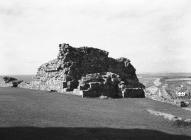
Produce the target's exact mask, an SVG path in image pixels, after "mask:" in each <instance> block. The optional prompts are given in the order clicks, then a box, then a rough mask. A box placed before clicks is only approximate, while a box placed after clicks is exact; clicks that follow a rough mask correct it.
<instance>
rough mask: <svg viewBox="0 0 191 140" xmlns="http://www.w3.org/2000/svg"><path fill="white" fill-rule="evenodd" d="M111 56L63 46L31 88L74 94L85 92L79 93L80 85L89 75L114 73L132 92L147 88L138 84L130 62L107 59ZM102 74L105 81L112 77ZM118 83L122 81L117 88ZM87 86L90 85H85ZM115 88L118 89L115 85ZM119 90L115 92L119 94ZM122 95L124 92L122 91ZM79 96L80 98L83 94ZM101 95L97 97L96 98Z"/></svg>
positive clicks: (87, 49) (92, 49) (94, 49)
mask: <svg viewBox="0 0 191 140" xmlns="http://www.w3.org/2000/svg"><path fill="white" fill-rule="evenodd" d="M108 54H109V53H108V52H107V51H104V50H100V49H97V48H92V47H80V48H74V47H71V46H70V45H69V44H65V43H64V44H60V45H59V53H58V56H57V59H54V60H52V61H49V62H48V63H45V64H43V65H41V66H40V67H39V68H38V71H37V74H36V76H35V78H34V80H33V82H31V87H32V88H34V89H42V90H57V91H59V92H65V91H73V90H74V89H78V90H79V91H83V90H82V89H80V84H81V82H82V81H83V80H84V77H86V76H87V75H88V74H90V75H91V74H95V73H98V74H101V73H102V74H103V73H105V72H111V73H113V74H109V75H110V76H111V75H117V77H119V79H120V80H121V81H123V83H124V86H126V88H127V87H128V88H131V89H132V90H133V88H139V89H142V88H144V86H143V85H142V84H141V83H139V81H138V78H137V76H136V73H135V72H136V70H135V68H134V67H133V66H132V64H131V63H130V60H129V59H127V58H120V59H114V58H110V57H108ZM102 74H101V75H100V76H101V77H102V78H103V77H104V75H105V76H106V77H110V76H109V75H108V73H107V74H103V75H102ZM103 79H104V78H103ZM106 79H107V78H106ZM90 81H91V80H90ZM119 83H120V81H119V82H118V83H117V84H119ZM86 84H88V83H87V82H86ZM89 85H90V86H92V83H91V84H90V83H89ZM95 85H96V84H95ZM101 86H104V87H107V86H108V84H107V83H106V84H105V83H101ZM113 86H115V88H116V87H117V86H118V85H116V84H114V85H113ZM99 87H100V86H99ZM108 87H109V86H108ZM112 88H114V87H112V85H111V86H110V89H112ZM119 89H120V88H119ZM119 89H116V91H117V90H119ZM86 90H87V89H86ZM102 90H103V91H102V92H105V93H107V96H113V95H116V94H121V93H115V94H114V93H111V91H112V90H111V91H110V92H108V91H109V88H102ZM90 91H91V92H90ZM114 91H115V90H114ZM85 92H86V94H87V92H88V95H91V94H92V95H93V94H95V91H93V90H92V89H91V90H89V91H85V90H84V91H83V93H84V95H85ZM120 92H122V90H121V91H120ZM79 93H80V94H81V93H82V92H79ZM109 93H110V95H109ZM98 95H99V94H98ZM98 95H96V94H95V96H98Z"/></svg>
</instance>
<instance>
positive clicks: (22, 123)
mask: <svg viewBox="0 0 191 140" xmlns="http://www.w3.org/2000/svg"><path fill="white" fill-rule="evenodd" d="M148 109H152V110H156V111H161V112H165V113H170V114H173V115H175V116H179V117H182V118H190V117H191V112H189V111H185V110H182V109H181V108H178V107H176V106H173V105H170V104H166V103H161V102H156V101H153V100H150V99H108V100H100V99H88V98H84V99H83V98H80V97H78V96H73V95H64V94H59V93H49V92H45V91H35V90H28V89H19V88H0V139H1V140H4V139H8V140H9V139H14V140H15V139H18V140H22V139H27V140H34V139H35V140H44V139H51V140H62V139H63V140H65V139H78V140H79V139H87V140H89V139H95V140H96V139H103V140H105V139H108V140H114V139H116V140H122V139H132V140H134V139H135V140H136V139H152V140H161V139H163V140H164V139H165V140H167V139H168V140H169V139H173V140H179V139H182V140H190V139H191V127H183V126H178V125H176V124H175V123H173V122H171V121H168V120H165V119H164V118H161V117H158V116H154V115H151V114H149V113H148V112H147V110H148Z"/></svg>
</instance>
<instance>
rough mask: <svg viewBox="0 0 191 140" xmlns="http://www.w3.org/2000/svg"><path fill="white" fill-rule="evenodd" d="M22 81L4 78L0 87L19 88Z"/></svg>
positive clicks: (8, 77)
mask: <svg viewBox="0 0 191 140" xmlns="http://www.w3.org/2000/svg"><path fill="white" fill-rule="evenodd" d="M22 82H23V81H22V80H18V79H17V78H14V77H10V76H4V77H2V78H0V87H18V85H19V84H20V83H22Z"/></svg>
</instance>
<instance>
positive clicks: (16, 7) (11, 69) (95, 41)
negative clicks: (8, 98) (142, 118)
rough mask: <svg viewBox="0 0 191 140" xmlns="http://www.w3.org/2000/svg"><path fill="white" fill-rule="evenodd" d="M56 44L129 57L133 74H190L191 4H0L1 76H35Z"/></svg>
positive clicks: (46, 0) (170, 0) (114, 0)
mask: <svg viewBox="0 0 191 140" xmlns="http://www.w3.org/2000/svg"><path fill="white" fill-rule="evenodd" d="M59 43H69V44H70V45H71V46H74V47H80V46H89V47H96V48H99V49H104V50H106V51H108V52H109V56H110V57H114V58H118V57H127V58H129V59H130V60H131V62H132V64H133V65H134V67H135V68H136V70H137V73H145V72H146V73H147V72H151V73H157V72H191V55H190V53H191V1H190V0H6V1H2V0H1V1H0V74H35V73H36V72H37V68H38V67H39V66H40V65H41V64H43V63H45V62H48V61H50V60H52V59H55V58H56V57H57V54H58V44H59Z"/></svg>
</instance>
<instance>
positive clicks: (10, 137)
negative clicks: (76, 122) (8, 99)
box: [0, 127, 191, 140]
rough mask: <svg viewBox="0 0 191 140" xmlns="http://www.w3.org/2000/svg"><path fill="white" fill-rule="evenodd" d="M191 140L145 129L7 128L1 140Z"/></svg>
mask: <svg viewBox="0 0 191 140" xmlns="http://www.w3.org/2000/svg"><path fill="white" fill-rule="evenodd" d="M74 139H75V140H190V139H191V137H189V136H183V135H171V134H167V133H164V132H160V131H154V130H145V129H112V128H65V127H63V128H62V127H48V128H37V127H5V128H0V140H74Z"/></svg>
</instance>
